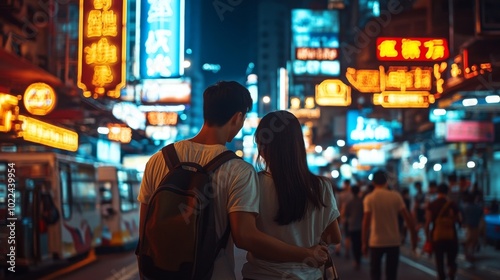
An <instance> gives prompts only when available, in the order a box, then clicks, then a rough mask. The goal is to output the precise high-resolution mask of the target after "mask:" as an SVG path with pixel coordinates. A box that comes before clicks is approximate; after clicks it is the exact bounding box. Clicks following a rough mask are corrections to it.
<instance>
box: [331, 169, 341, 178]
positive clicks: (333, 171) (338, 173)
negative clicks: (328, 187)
mask: <svg viewBox="0 0 500 280" xmlns="http://www.w3.org/2000/svg"><path fill="white" fill-rule="evenodd" d="M331 175H332V178H338V177H339V176H340V172H339V171H338V170H332V172H331Z"/></svg>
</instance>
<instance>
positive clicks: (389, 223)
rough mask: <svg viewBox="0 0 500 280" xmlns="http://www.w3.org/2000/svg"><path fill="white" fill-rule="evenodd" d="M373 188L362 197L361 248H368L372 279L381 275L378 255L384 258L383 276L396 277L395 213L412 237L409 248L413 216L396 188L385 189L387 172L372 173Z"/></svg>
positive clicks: (389, 279)
mask: <svg viewBox="0 0 500 280" xmlns="http://www.w3.org/2000/svg"><path fill="white" fill-rule="evenodd" d="M372 176H373V177H372V183H373V185H374V186H375V188H374V190H373V191H372V192H371V193H370V194H368V195H367V196H366V197H365V199H364V201H363V208H364V209H363V211H364V215H363V227H362V242H363V245H362V251H363V254H365V255H367V254H368V247H369V250H370V276H371V279H372V280H379V279H381V274H382V270H381V265H382V258H383V257H384V255H385V256H386V258H385V274H386V279H387V280H396V278H397V270H398V265H399V247H400V245H401V236H400V234H399V226H398V216H399V215H402V216H403V218H404V220H405V222H406V225H407V228H408V230H409V231H410V237H411V241H412V249H413V250H415V247H416V241H417V238H416V231H415V227H414V222H413V219H412V217H411V215H410V213H409V212H408V210H406V206H405V204H404V201H403V198H402V197H401V195H400V194H399V193H398V192H397V191H393V190H389V189H388V183H387V180H388V178H387V177H388V175H387V173H386V172H385V171H384V170H378V171H376V172H375V173H373V175H372Z"/></svg>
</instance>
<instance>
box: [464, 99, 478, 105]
mask: <svg viewBox="0 0 500 280" xmlns="http://www.w3.org/2000/svg"><path fill="white" fill-rule="evenodd" d="M462 105H464V106H465V107H470V106H476V105H477V98H466V99H464V100H462Z"/></svg>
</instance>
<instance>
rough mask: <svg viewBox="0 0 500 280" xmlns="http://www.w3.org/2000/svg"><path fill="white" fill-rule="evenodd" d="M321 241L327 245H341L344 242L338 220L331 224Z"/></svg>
mask: <svg viewBox="0 0 500 280" xmlns="http://www.w3.org/2000/svg"><path fill="white" fill-rule="evenodd" d="M321 240H323V241H324V242H326V243H327V244H339V243H340V241H341V240H342V234H341V233H340V228H339V222H338V220H337V219H335V221H333V222H332V223H331V224H329V225H328V226H327V227H326V229H325V231H323V234H322V235H321Z"/></svg>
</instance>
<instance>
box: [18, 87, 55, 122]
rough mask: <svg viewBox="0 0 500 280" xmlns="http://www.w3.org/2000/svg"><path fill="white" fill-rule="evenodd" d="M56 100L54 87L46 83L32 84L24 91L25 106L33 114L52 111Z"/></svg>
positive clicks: (41, 114) (43, 113) (40, 114)
mask: <svg viewBox="0 0 500 280" xmlns="http://www.w3.org/2000/svg"><path fill="white" fill-rule="evenodd" d="M56 101H57V97H56V93H55V92H54V89H53V88H52V87H51V86H49V85H47V84H44V83H34V84H31V85H30V86H28V88H27V89H26V91H25V92H24V97H23V103H24V107H25V108H26V110H27V111H28V112H29V113H31V114H33V115H39V116H44V115H47V114H48V113H50V112H52V110H54V107H55V106H56Z"/></svg>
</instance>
